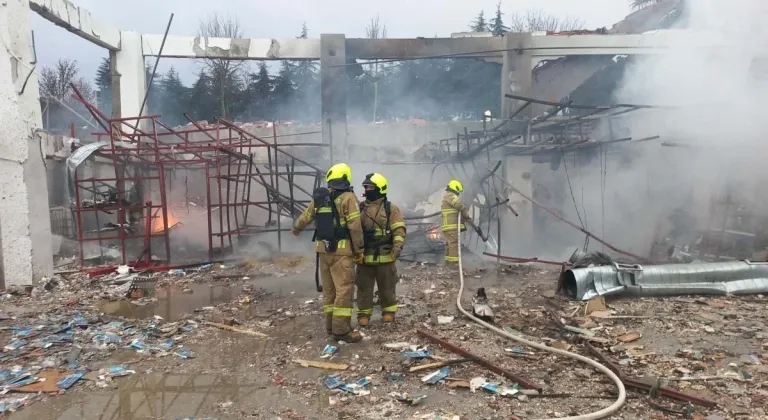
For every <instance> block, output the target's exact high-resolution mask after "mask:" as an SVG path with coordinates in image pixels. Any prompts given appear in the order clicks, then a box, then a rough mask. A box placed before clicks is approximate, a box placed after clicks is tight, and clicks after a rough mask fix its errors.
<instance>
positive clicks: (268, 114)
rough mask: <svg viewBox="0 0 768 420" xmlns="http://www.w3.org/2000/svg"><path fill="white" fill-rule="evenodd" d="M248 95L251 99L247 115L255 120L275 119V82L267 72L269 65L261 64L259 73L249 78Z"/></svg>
mask: <svg viewBox="0 0 768 420" xmlns="http://www.w3.org/2000/svg"><path fill="white" fill-rule="evenodd" d="M248 79H249V81H248V88H247V95H248V97H249V98H250V103H249V109H248V111H247V115H248V117H249V118H251V119H254V120H268V121H269V120H271V119H273V118H274V110H273V107H274V98H273V96H272V88H273V82H272V78H271V77H270V75H269V71H268V70H267V63H265V62H263V61H262V62H260V63H259V71H258V72H257V73H251V74H250V75H249V76H248Z"/></svg>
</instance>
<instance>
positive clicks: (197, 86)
mask: <svg viewBox="0 0 768 420" xmlns="http://www.w3.org/2000/svg"><path fill="white" fill-rule="evenodd" d="M212 90H213V81H212V80H211V78H210V77H209V76H208V75H207V74H206V73H205V71H201V72H200V73H199V74H198V75H197V80H196V81H195V83H194V84H193V85H192V87H191V88H190V90H189V106H188V110H189V111H188V112H189V115H190V116H191V117H192V118H193V119H194V120H197V121H200V120H206V121H213V120H215V119H216V114H217V111H218V109H219V107H218V103H217V102H216V100H215V98H214V97H213V95H211V91H212Z"/></svg>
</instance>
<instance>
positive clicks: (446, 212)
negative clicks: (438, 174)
mask: <svg viewBox="0 0 768 420" xmlns="http://www.w3.org/2000/svg"><path fill="white" fill-rule="evenodd" d="M440 212H441V213H442V215H443V223H442V228H443V231H446V230H456V229H457V228H458V223H459V212H461V229H462V230H464V228H465V225H464V222H467V223H470V224H471V223H472V219H471V218H470V217H469V212H468V211H467V207H466V206H464V202H463V201H461V198H459V196H458V195H456V194H455V193H453V192H451V191H446V192H445V195H444V196H443V201H442V202H441V203H440Z"/></svg>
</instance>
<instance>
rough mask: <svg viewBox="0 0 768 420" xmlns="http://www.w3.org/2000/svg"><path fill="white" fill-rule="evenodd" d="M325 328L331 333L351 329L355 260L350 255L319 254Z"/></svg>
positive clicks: (339, 333) (344, 331)
mask: <svg viewBox="0 0 768 420" xmlns="http://www.w3.org/2000/svg"><path fill="white" fill-rule="evenodd" d="M320 278H321V279H322V281H323V312H324V313H325V329H326V331H327V332H328V333H331V334H333V335H345V334H347V333H349V332H350V331H352V322H351V321H352V296H353V295H354V293H355V262H354V260H353V258H352V257H351V256H344V255H335V254H322V253H321V254H320Z"/></svg>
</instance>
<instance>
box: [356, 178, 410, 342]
mask: <svg viewBox="0 0 768 420" xmlns="http://www.w3.org/2000/svg"><path fill="white" fill-rule="evenodd" d="M363 188H365V201H364V202H363V203H360V220H361V222H362V225H363V235H364V238H365V256H364V257H363V263H362V264H361V265H358V266H357V323H358V325H360V326H361V327H365V326H367V325H368V323H369V322H370V319H371V315H372V314H373V287H374V285H378V287H379V302H380V303H381V317H382V320H383V321H384V322H393V321H394V320H395V312H396V311H397V296H396V293H395V286H396V285H397V281H398V278H397V269H396V267H395V261H396V260H397V258H398V257H399V256H400V252H402V250H403V246H405V221H404V220H403V214H402V212H400V208H398V207H397V206H396V205H394V204H392V203H391V202H390V201H389V200H387V191H388V186H387V179H386V178H384V176H383V175H381V174H379V173H373V174H368V176H366V177H365V181H363Z"/></svg>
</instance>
